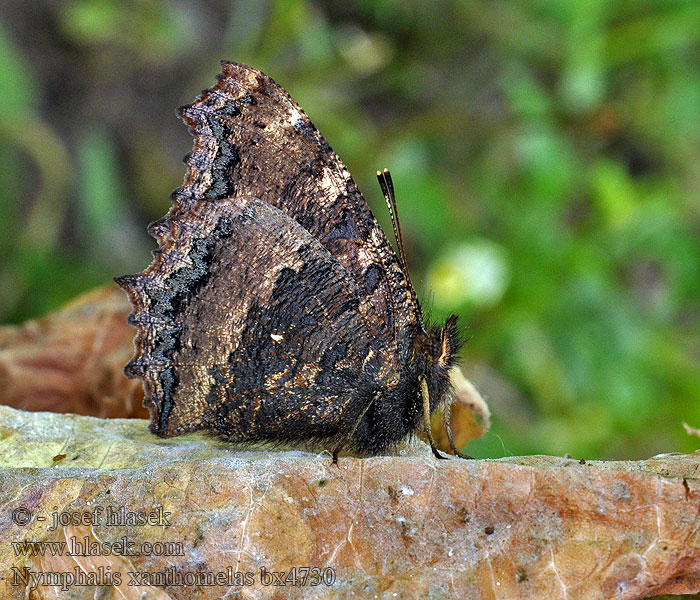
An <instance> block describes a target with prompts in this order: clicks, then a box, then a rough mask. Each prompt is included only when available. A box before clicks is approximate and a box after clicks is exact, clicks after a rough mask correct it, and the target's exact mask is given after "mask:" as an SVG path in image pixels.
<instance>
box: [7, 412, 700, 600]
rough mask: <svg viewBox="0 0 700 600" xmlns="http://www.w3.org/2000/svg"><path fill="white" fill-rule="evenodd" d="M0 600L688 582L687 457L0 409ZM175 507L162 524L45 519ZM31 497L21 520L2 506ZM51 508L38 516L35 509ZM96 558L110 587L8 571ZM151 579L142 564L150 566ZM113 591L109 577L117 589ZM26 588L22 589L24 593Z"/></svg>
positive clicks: (432, 594) (493, 591) (694, 528)
mask: <svg viewBox="0 0 700 600" xmlns="http://www.w3.org/2000/svg"><path fill="white" fill-rule="evenodd" d="M0 422H2V430H1V432H0V510H1V511H2V514H3V515H5V516H4V518H3V519H2V520H0V562H1V563H2V565H1V566H0V571H1V572H2V574H3V575H4V577H5V578H4V579H2V580H0V597H2V598H7V599H14V598H25V597H32V598H85V599H87V598H90V599H92V598H95V597H99V598H160V599H167V598H172V599H183V600H184V599H204V598H207V599H208V598H212V599H213V598H221V597H224V596H225V597H227V598H263V597H265V598H267V597H277V598H286V597H314V598H333V597H357V598H374V597H377V598H531V599H532V598H547V599H550V598H567V599H576V598H620V599H631V598H645V597H648V596H652V595H655V594H661V593H674V594H683V593H684V594H689V593H695V592H698V591H700V481H699V480H698V474H699V473H700V453H695V454H693V455H663V456H658V457H655V458H652V459H649V460H645V461H638V462H597V461H592V462H586V463H585V464H582V463H580V462H579V461H576V460H571V459H562V458H554V457H543V456H532V457H526V458H519V457H512V458H507V459H501V460H481V461H463V460H445V461H437V460H435V459H434V458H433V457H432V455H430V453H429V450H428V448H427V447H426V446H423V445H419V446H413V447H408V446H407V447H406V448H405V449H404V450H403V451H402V454H400V455H398V456H378V457H372V458H364V459H356V458H341V459H340V462H339V465H337V466H333V465H332V464H331V459H330V457H329V456H325V455H315V454H309V453H304V452H299V451H270V450H260V451H240V450H238V449H236V448H235V447H232V446H226V445H223V444H221V443H219V442H215V441H212V440H209V439H204V438H201V437H196V436H184V437H180V438H176V439H174V440H161V439H156V438H155V437H153V436H152V435H150V434H149V433H148V432H147V423H146V421H143V420H133V419H132V420H122V419H115V420H102V419H96V418H90V417H78V416H74V415H57V414H50V413H27V412H22V411H17V410H13V409H11V408H7V407H1V408H0ZM122 506H123V507H125V508H126V510H128V511H134V512H143V513H149V512H151V511H158V510H160V511H162V513H163V514H164V513H170V514H169V516H168V521H169V523H168V524H165V523H163V522H161V523H160V524H156V525H152V524H151V525H143V526H139V525H127V526H107V525H106V524H105V522H104V519H103V520H102V522H96V523H93V524H85V523H77V524H76V523H70V524H67V525H65V526H59V527H58V528H57V529H56V530H55V531H49V528H50V527H51V524H52V517H51V515H52V513H60V512H62V511H69V513H81V512H82V511H94V510H95V509H96V507H102V509H101V510H102V511H107V510H112V511H115V512H116V511H118V509H119V508H120V507H122ZM19 507H25V508H26V509H28V510H29V511H30V512H31V514H32V515H33V518H32V520H31V522H30V523H29V524H27V525H24V526H20V525H18V524H16V523H13V520H12V518H11V515H12V511H13V510H15V509H18V508H19ZM39 516H46V517H47V520H45V521H39V520H38V519H37V517H39ZM124 536H126V537H127V538H128V539H130V540H132V541H133V542H134V544H136V545H137V546H138V547H140V545H141V544H142V543H143V542H151V543H155V542H160V543H168V542H173V543H176V544H177V543H180V544H181V545H182V546H181V549H182V553H181V555H177V556H167V557H164V556H156V555H153V554H146V553H141V554H139V553H136V554H131V555H128V556H121V555H113V554H112V555H109V554H108V555H100V556H69V555H68V554H65V553H64V554H61V553H59V555H58V556H51V555H50V553H49V552H47V553H46V554H45V555H44V556H40V555H36V556H28V555H20V556H17V555H16V553H15V552H14V551H13V548H12V546H11V542H17V541H23V540H36V541H59V542H60V541H66V542H69V541H70V540H71V539H77V540H80V541H85V543H88V542H92V543H102V544H104V543H108V542H110V543H113V542H118V541H119V540H120V539H122V538H123V537H124ZM100 566H102V567H103V569H106V568H107V567H109V570H110V572H111V573H112V574H114V573H120V574H121V575H122V581H121V584H120V585H113V586H104V587H101V588H95V587H93V586H90V585H82V586H74V587H71V588H70V589H69V590H68V591H61V589H60V587H54V586H39V587H38V588H36V589H35V590H34V591H33V592H32V594H33V595H29V594H30V587H31V586H30V587H27V586H25V585H12V583H13V579H12V573H13V571H12V568H13V567H14V568H16V569H18V570H20V572H24V571H22V569H23V568H25V567H26V569H28V570H29V572H31V573H35V574H36V573H46V572H54V573H62V572H69V573H72V572H74V571H75V569H77V570H79V571H80V572H81V573H87V572H91V571H93V572H94V571H97V570H98V569H99V567H100ZM295 566H296V567H309V566H317V567H320V568H321V569H324V568H326V567H328V568H332V569H333V572H334V573H335V582H334V583H333V585H330V586H325V585H319V586H316V587H314V588H300V587H274V588H273V587H263V586H262V585H261V580H260V570H261V568H263V567H264V568H266V569H267V570H268V571H275V572H282V571H284V572H287V573H288V572H289V570H290V569H291V568H292V567H295ZM169 567H171V568H174V569H176V570H177V571H178V572H180V573H186V572H191V573H205V572H211V573H218V572H223V573H227V572H228V571H227V570H228V569H229V567H230V568H231V570H232V571H231V573H233V574H235V573H236V572H237V573H239V574H241V576H243V574H245V573H252V574H253V584H252V585H245V584H242V585H239V586H236V585H211V586H198V587H183V586H181V585H180V586H174V585H173V586H165V587H161V586H159V585H152V584H153V581H152V580H149V579H144V578H143V577H141V578H140V579H138V580H137V581H138V582H139V583H138V585H132V586H129V585H127V583H128V582H129V581H130V578H129V576H128V573H129V572H132V573H152V574H158V573H162V572H164V571H167V569H168V568H169ZM151 577H152V576H151ZM117 588H118V589H117ZM25 594H27V595H25Z"/></svg>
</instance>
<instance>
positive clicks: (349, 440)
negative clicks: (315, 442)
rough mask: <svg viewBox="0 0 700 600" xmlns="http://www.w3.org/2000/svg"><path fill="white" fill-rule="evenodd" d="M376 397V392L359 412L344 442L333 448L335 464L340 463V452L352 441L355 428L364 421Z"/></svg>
mask: <svg viewBox="0 0 700 600" xmlns="http://www.w3.org/2000/svg"><path fill="white" fill-rule="evenodd" d="M376 398H377V395H376V394H375V395H373V396H372V397H371V398H370V400H369V402H367V404H365V406H364V407H363V409H362V410H361V411H360V414H359V415H358V417H357V418H356V419H355V422H354V423H353V425H352V427H351V428H350V430H349V432H348V434H347V436H345V439H344V440H343V441H342V442H340V444H338V445H337V446H336V447H335V450H333V464H334V465H337V464H338V453H339V452H340V451H341V450H342V449H343V448H344V447H345V446H346V445H347V444H349V443H350V442H351V441H352V436H353V434H354V433H355V430H356V429H357V428H358V427H359V425H360V422H361V421H362V418H363V417H364V416H365V413H366V412H367V411H368V410H369V407H370V406H372V403H373V402H374V401H375V399H376Z"/></svg>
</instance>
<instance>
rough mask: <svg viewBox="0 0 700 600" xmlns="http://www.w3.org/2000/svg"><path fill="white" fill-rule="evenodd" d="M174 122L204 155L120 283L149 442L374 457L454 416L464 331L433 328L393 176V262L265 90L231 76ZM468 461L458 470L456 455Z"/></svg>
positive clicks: (348, 193) (326, 161)
mask: <svg viewBox="0 0 700 600" xmlns="http://www.w3.org/2000/svg"><path fill="white" fill-rule="evenodd" d="M221 64H222V73H221V74H220V75H218V77H217V82H216V84H215V85H214V86H213V87H211V88H209V89H207V90H204V91H203V92H202V93H201V95H200V96H199V97H198V98H197V99H196V100H195V101H194V102H193V103H192V104H188V105H185V106H182V107H180V108H179V109H178V114H179V116H180V117H181V118H182V119H183V120H184V121H185V123H186V124H187V125H188V126H189V128H190V131H191V133H192V135H193V137H194V147H193V149H192V152H191V153H190V154H188V155H187V156H185V159H184V162H185V164H186V165H187V172H186V175H185V178H184V182H183V185H182V186H181V187H179V188H177V189H176V190H175V191H174V192H173V193H172V195H171V200H172V207H171V209H170V211H169V212H168V213H167V214H166V215H165V216H164V217H163V218H161V219H160V220H157V221H155V222H153V223H151V224H150V225H149V233H150V234H151V235H152V236H153V237H155V238H156V240H157V242H158V246H159V249H158V250H155V251H154V252H153V254H154V260H153V263H152V264H151V265H150V266H149V267H148V268H147V269H146V270H144V271H143V272H141V273H138V274H136V275H131V276H124V277H119V278H117V279H115V281H116V282H117V283H118V284H119V285H120V286H121V287H122V288H123V289H124V290H126V292H127V294H128V296H129V298H130V300H131V303H132V305H133V308H134V310H133V312H132V313H131V315H129V322H130V323H131V324H132V325H134V326H135V327H136V328H137V334H136V337H135V340H134V345H135V354H134V356H133V358H132V359H131V360H130V362H129V363H128V364H127V366H126V367H125V373H126V374H127V376H129V377H131V378H140V379H142V380H143V384H144V391H145V398H144V404H145V405H146V406H147V407H148V409H149V410H150V413H151V424H150V430H151V431H152V432H153V433H154V434H156V435H158V436H161V437H172V436H176V435H180V434H184V433H187V432H191V431H196V430H204V431H207V432H210V433H212V434H214V435H216V436H218V437H219V438H221V439H223V440H226V441H230V442H254V441H261V440H272V441H300V440H302V441H310V442H313V443H318V444H321V445H322V446H324V447H326V448H328V449H331V450H332V452H333V460H334V462H337V459H338V453H339V452H340V451H341V450H343V449H349V450H351V451H353V452H355V453H357V454H358V455H374V454H378V453H381V452H384V451H387V450H388V449H390V448H392V447H394V446H395V445H396V444H397V443H398V442H400V441H402V440H404V439H405V438H407V437H409V436H411V435H412V434H415V433H417V432H420V431H425V432H426V433H427V435H428V438H429V440H430V444H431V448H432V450H433V453H434V454H435V455H436V456H438V457H440V458H443V456H442V455H441V454H440V452H439V451H438V450H437V448H436V445H435V442H434V441H433V438H432V435H431V433H430V415H431V414H432V413H433V412H434V411H435V410H436V409H437V408H438V407H439V406H441V405H443V404H446V405H447V406H446V410H445V415H446V428H447V433H448V437H449V441H450V445H451V448H452V450H453V452H455V454H458V455H461V454H460V453H459V452H458V451H457V449H456V448H455V445H454V441H453V438H452V432H451V429H450V426H449V414H450V410H449V404H450V402H451V399H452V393H451V388H450V372H451V369H452V368H453V367H454V365H455V360H456V354H457V352H458V350H459V347H460V340H459V335H458V330H457V317H456V316H455V315H451V316H449V317H448V318H447V320H446V321H445V323H444V325H442V326H441V327H434V326H433V327H428V326H426V325H425V323H424V320H423V315H422V311H421V307H420V304H419V302H418V298H417V296H416V292H415V290H414V288H413V286H412V284H411V280H410V277H409V274H408V269H407V266H406V257H405V252H404V248H403V241H402V238H401V233H400V225H399V220H398V213H397V210H396V199H395V193H394V186H393V182H392V179H391V175H390V173H389V172H388V171H386V170H385V171H384V172H377V176H378V179H379V183H380V186H381V189H382V192H383V195H384V198H385V201H386V203H387V206H388V208H389V212H390V214H391V216H392V223H393V228H394V236H395V238H396V241H397V248H398V253H397V252H395V251H394V249H393V248H392V246H391V244H390V243H389V241H388V239H387V237H386V235H385V234H384V232H383V231H382V229H381V227H380V226H379V223H378V222H377V220H376V219H375V217H374V215H373V214H372V212H371V210H370V208H369V206H368V205H367V203H366V201H365V200H364V198H363V197H362V194H361V193H360V191H359V190H358V188H357V186H356V185H355V182H354V181H353V179H352V177H351V176H350V173H349V172H348V170H347V168H346V167H345V165H344V164H343V163H342V162H341V160H340V158H339V157H338V155H337V154H336V153H335V152H334V151H333V150H332V149H331V147H330V146H329V144H328V142H326V140H325V139H324V138H323V136H322V135H321V134H320V133H319V131H318V130H317V129H316V127H315V126H314V125H313V124H312V123H311V121H310V120H309V118H308V117H307V115H306V114H305V113H304V111H303V110H302V109H301V107H300V106H299V105H298V104H297V103H296V102H295V101H294V100H293V99H292V98H291V97H290V95H289V94H288V93H287V92H286V91H285V90H284V89H282V87H280V86H279V85H278V84H276V83H275V82H274V81H273V80H272V79H271V78H270V77H268V76H266V75H265V74H263V73H262V72H260V71H258V70H256V69H254V68H251V67H248V66H246V65H242V64H237V63H234V62H225V61H224V62H222V63H221ZM461 456H463V455H461Z"/></svg>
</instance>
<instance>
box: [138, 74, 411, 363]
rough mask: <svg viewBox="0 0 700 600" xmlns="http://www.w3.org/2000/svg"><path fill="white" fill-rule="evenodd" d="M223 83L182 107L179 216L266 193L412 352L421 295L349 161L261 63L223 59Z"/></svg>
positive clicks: (392, 347) (159, 226)
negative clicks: (185, 149)
mask: <svg viewBox="0 0 700 600" xmlns="http://www.w3.org/2000/svg"><path fill="white" fill-rule="evenodd" d="M222 66H223V72H222V73H221V74H220V75H219V76H218V78H217V79H218V81H217V83H216V85H214V86H213V87H212V88H210V89H208V90H205V91H203V92H202V94H201V95H200V96H199V98H198V99H197V100H196V101H195V102H194V103H192V104H190V105H187V106H183V107H182V108H180V109H179V114H180V116H181V117H182V118H183V120H184V121H185V122H186V123H187V124H188V125H189V127H190V128H191V130H192V133H193V135H194V138H195V142H194V148H193V150H192V152H191V153H190V154H189V155H188V156H187V157H186V163H187V165H188V171H187V174H186V176H185V181H184V184H183V186H182V187H180V188H178V189H177V190H175V192H173V204H174V206H173V208H172V209H171V211H170V213H168V215H166V216H165V217H164V218H163V219H161V220H160V221H157V222H155V223H154V224H152V226H151V232H152V233H153V234H155V235H158V234H159V233H163V232H166V231H167V230H168V229H169V227H170V219H171V218H172V217H173V216H176V215H177V214H178V213H179V212H180V211H182V210H187V209H188V208H189V207H190V206H191V205H192V203H193V202H196V201H198V200H211V201H219V200H222V199H224V198H227V197H232V196H250V197H255V198H259V199H260V200H262V201H263V202H266V203H268V204H270V205H272V206H275V207H277V208H279V209H281V210H282V211H284V212H285V213H286V214H287V215H289V216H290V217H291V218H292V219H294V220H295V221H296V222H297V223H299V225H301V226H302V227H303V228H304V229H306V230H307V231H308V232H309V233H310V234H311V235H312V236H313V237H315V238H316V239H317V240H318V241H319V242H320V244H321V245H322V246H323V247H324V248H325V249H326V250H327V251H328V252H329V253H330V254H331V255H332V256H333V257H334V258H335V259H336V260H337V261H338V263H339V264H340V265H341V266H342V267H343V268H344V269H345V270H346V271H347V273H348V274H349V275H350V277H351V278H352V279H353V280H354V281H355V283H356V284H357V289H358V292H357V293H358V294H359V295H360V296H361V297H363V296H366V297H367V298H368V299H369V300H370V302H371V303H372V305H373V306H374V307H375V309H376V310H375V311H374V314H373V315H370V316H368V319H370V322H369V323H368V327H369V332H370V334H371V335H373V336H375V337H378V338H382V339H383V340H384V342H385V346H386V350H387V352H390V353H396V354H399V355H404V354H405V353H406V352H407V351H408V338H409V336H406V335H405V334H402V333H401V332H406V331H413V330H415V329H422V326H423V325H422V318H421V314H420V308H419V306H418V302H417V299H416V296H415V292H414V291H413V289H412V287H411V286H410V285H409V283H408V281H407V279H406V276H405V275H404V273H403V271H402V269H401V267H400V264H399V261H398V259H397V257H396V254H395V252H394V251H393V249H392V247H391V245H390V244H389V242H388V240H387V238H386V236H385V235H384V233H383V231H382V230H381V228H380V227H379V224H378V223H377V221H376V219H375V218H374V216H373V215H372V213H371V211H370V209H369V207H368V206H367V203H366V202H365V200H364V198H363V197H362V195H361V194H360V192H359V190H358V189H357V186H356V185H355V182H354V181H353V179H352V177H351V176H350V173H349V172H348V170H347V168H346V167H345V165H344V164H343V163H342V162H341V160H340V159H339V158H338V156H337V154H336V153H335V152H333V150H332V149H331V147H330V146H329V145H328V143H327V142H326V140H325V139H324V138H323V136H321V134H320V133H319V132H318V130H317V129H316V128H315V127H314V125H313V124H312V123H311V121H310V120H309V118H308V117H307V116H306V114H305V113H304V111H303V110H302V109H301V107H300V106H299V105H298V104H297V103H296V102H295V101H294V100H293V99H292V98H291V97H290V96H289V94H287V93H286V92H285V91H284V89H282V88H281V87H280V86H279V85H277V84H276V83H275V82H274V81H272V79H270V78H269V77H267V76H266V75H264V74H263V73H261V72H260V71H257V70H256V69H252V68H251V67H248V66H245V65H240V64H236V63H232V62H222Z"/></svg>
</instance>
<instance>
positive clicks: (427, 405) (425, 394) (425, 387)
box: [420, 377, 447, 458]
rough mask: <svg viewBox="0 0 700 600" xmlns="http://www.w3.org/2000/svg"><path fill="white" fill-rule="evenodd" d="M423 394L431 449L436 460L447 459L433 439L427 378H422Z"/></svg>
mask: <svg viewBox="0 0 700 600" xmlns="http://www.w3.org/2000/svg"><path fill="white" fill-rule="evenodd" d="M420 387H421V393H422V395H423V425H424V427H425V434H426V435H427V436H428V440H429V441H430V449H431V450H432V451H433V454H434V455H435V457H436V458H447V456H443V455H442V454H441V453H440V451H439V450H438V449H437V446H436V445H435V440H434V439H433V432H432V430H431V429H430V395H429V394H428V384H427V382H426V381H425V377H421V378H420Z"/></svg>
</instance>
